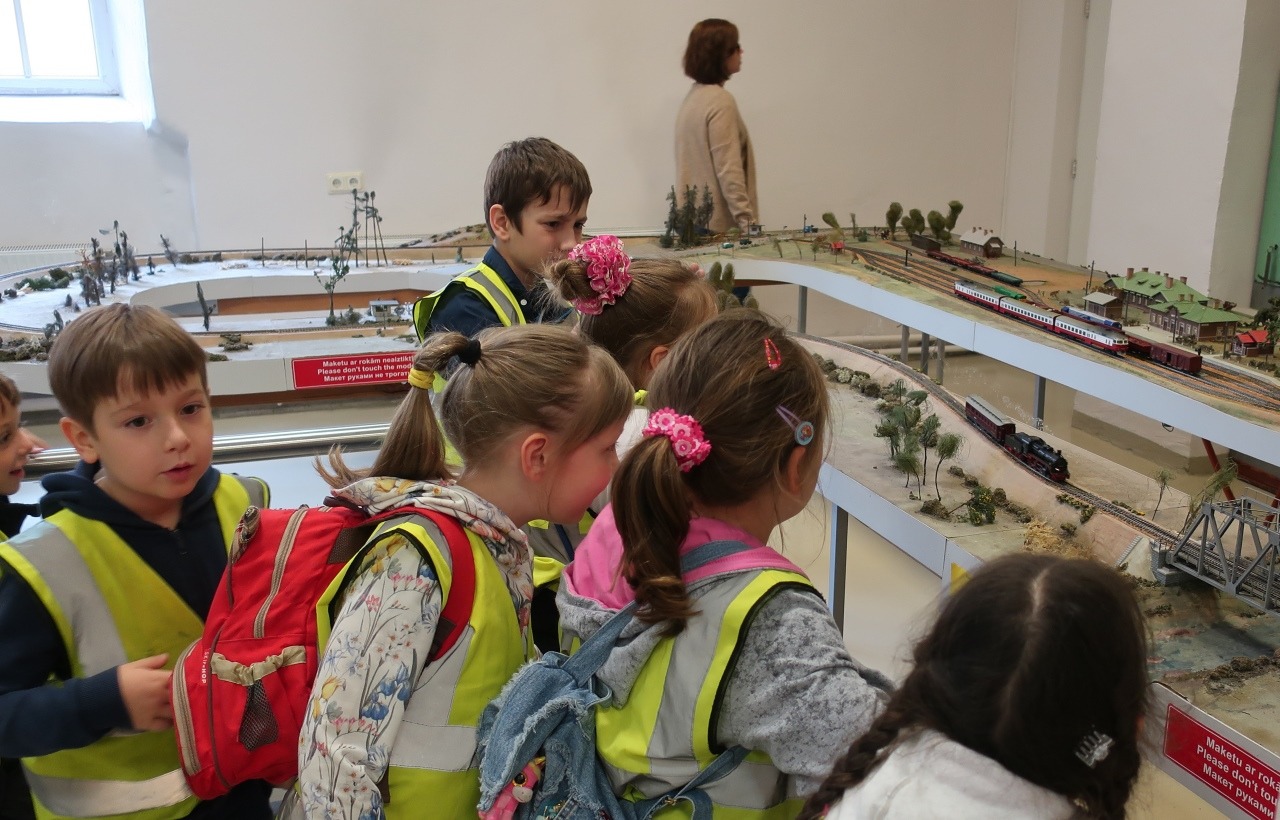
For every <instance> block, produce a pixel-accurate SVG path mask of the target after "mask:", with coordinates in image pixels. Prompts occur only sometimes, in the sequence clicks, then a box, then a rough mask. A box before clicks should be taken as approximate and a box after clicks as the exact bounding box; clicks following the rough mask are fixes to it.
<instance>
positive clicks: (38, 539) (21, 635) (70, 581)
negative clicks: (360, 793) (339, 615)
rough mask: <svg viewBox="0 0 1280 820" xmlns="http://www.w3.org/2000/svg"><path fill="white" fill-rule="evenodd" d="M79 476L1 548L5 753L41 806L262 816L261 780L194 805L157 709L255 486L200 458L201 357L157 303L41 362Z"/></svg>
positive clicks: (149, 819) (96, 319)
mask: <svg viewBox="0 0 1280 820" xmlns="http://www.w3.org/2000/svg"><path fill="white" fill-rule="evenodd" d="M49 383H50V387H51V388H52V392H53V394H54V396H55V398H57V400H58V403H59V405H60V406H61V408H62V411H63V413H64V414H65V415H64V417H63V419H62V420H61V423H60V424H61V427H62V432H63V434H64V435H65V436H66V437H67V439H68V440H69V441H70V442H71V444H72V446H73V447H75V449H76V451H77V452H78V453H79V455H80V458H81V462H80V463H79V464H78V465H77V466H76V468H75V469H73V470H71V471H68V472H65V473H57V474H54V475H50V476H48V477H46V478H45V479H44V481H43V484H44V488H45V490H46V493H47V494H46V495H45V497H44V498H43V499H42V501H41V512H42V513H43V515H44V520H43V521H41V522H40V523H39V524H37V525H36V526H34V527H31V528H29V529H27V530H26V531H24V532H22V533H21V534H18V535H16V536H14V537H13V538H11V539H10V540H9V541H7V542H5V543H3V544H0V566H2V567H3V574H2V575H0V756H4V757H21V758H22V763H23V768H24V770H25V773H26V776H27V781H28V783H29V784H30V786H31V792H32V795H33V797H34V798H35V804H36V810H37V814H38V815H39V816H40V817H107V816H110V817H128V818H135V819H136V820H171V819H172V818H181V817H243V818H254V817H261V818H266V817H269V816H270V806H269V802H268V798H269V794H270V787H269V786H268V784H266V783H260V782H253V783H247V784H244V785H242V786H240V787H237V788H236V789H234V790H233V791H232V792H231V793H230V794H228V795H226V796H225V797H223V798H220V799H218V800H217V801H211V802H207V803H200V802H199V801H198V800H197V799H196V798H195V797H194V796H193V795H192V794H191V792H190V790H189V789H188V788H187V785H186V780H185V778H184V777H183V774H182V769H181V765H180V763H179V759H178V751H177V746H176V744H175V742H174V736H173V724H172V719H171V714H170V707H169V691H170V690H169V678H170V672H169V669H170V668H171V664H172V661H173V660H174V659H175V658H176V657H177V655H178V653H179V651H181V649H182V648H183V647H185V646H186V645H187V644H189V643H190V642H191V641H192V640H194V639H195V638H196V637H199V635H200V632H201V628H202V625H203V619H204V616H205V613H206V612H207V611H208V608H209V604H210V601H211V600H212V597H213V594H214V591H215V589H216V588H217V586H218V582H219V580H220V579H221V577H222V573H223V570H224V569H225V568H226V562H227V547H228V545H229V544H230V542H231V537H232V533H233V531H234V529H235V526H236V524H237V523H238V522H239V520H240V516H241V514H242V513H243V512H244V511H245V509H246V508H247V507H248V506H249V505H250V504H254V505H257V506H265V505H266V503H267V489H266V486H265V484H263V483H262V482H261V481H258V480H257V479H240V478H237V477H233V476H230V475H222V474H220V473H219V472H218V471H217V470H215V469H214V468H213V467H211V466H210V463H211V460H212V457H213V421H212V416H211V410H210V406H209V404H210V402H209V390H208V377H207V371H206V356H205V353H204V351H203V350H202V349H201V348H200V346H199V345H197V344H196V342H195V340H194V339H192V338H191V336H190V335H188V334H187V333H186V331H184V330H183V329H182V328H181V327H180V326H179V325H178V324H177V323H176V322H174V321H173V320H172V319H170V318H169V317H167V316H166V315H165V314H164V313H163V312H161V311H159V310H157V309H155V308H151V307H147V306H136V305H127V304H114V305H109V306H106V307H101V308H95V309H94V310H91V311H88V312H86V313H84V314H82V315H81V316H79V317H77V318H76V319H75V320H74V321H73V322H71V323H70V324H69V325H68V326H67V328H66V329H65V330H64V331H63V332H62V333H61V334H60V335H59V337H58V339H57V341H56V342H55V343H54V346H53V349H52V351H51V352H50V355H49Z"/></svg>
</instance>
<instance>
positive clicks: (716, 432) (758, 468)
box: [605, 308, 828, 634]
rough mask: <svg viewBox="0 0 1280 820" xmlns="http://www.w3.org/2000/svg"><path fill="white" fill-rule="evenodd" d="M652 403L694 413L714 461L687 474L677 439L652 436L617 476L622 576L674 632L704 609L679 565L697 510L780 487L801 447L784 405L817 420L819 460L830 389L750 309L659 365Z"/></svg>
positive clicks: (798, 351) (687, 340)
mask: <svg viewBox="0 0 1280 820" xmlns="http://www.w3.org/2000/svg"><path fill="white" fill-rule="evenodd" d="M605 310H606V312H607V311H608V310H609V309H608V308H606V309H605ZM766 339H768V340H769V341H770V342H771V343H772V344H773V345H774V346H776V349H777V352H778V353H779V355H780V358H781V363H780V364H779V366H778V367H777V368H772V367H770V366H769V357H768V356H767V355H766V346H765V340H766ZM648 405H649V407H650V408H652V409H655V410H656V409H659V408H664V407H669V408H671V409H672V410H674V411H676V412H677V413H681V414H684V415H689V416H692V417H693V418H694V419H696V420H697V421H698V423H699V424H700V425H701V426H702V430H703V434H704V437H705V438H706V439H707V440H708V441H709V442H710V443H711V452H710V454H709V455H708V456H707V458H706V460H705V461H703V462H702V463H701V464H698V465H697V466H695V467H693V468H692V469H691V470H690V471H689V472H687V473H686V472H681V471H680V468H679V466H678V464H677V462H676V459H675V456H674V454H673V453H672V450H671V442H670V441H668V440H667V439H666V438H662V437H653V438H648V439H646V440H644V441H642V442H641V443H640V444H638V445H637V446H636V447H634V448H633V449H632V450H631V451H630V452H629V453H628V454H627V456H626V458H624V459H623V461H622V464H621V466H620V467H619V468H618V472H617V473H616V474H615V475H614V479H613V489H612V491H611V495H612V498H613V512H614V517H615V519H616V521H617V524H618V532H619V534H620V535H621V536H622V543H623V571H624V575H625V577H626V579H627V581H628V582H630V584H631V585H632V587H633V588H634V589H635V592H636V598H637V600H639V602H640V604H641V607H640V610H639V612H638V613H637V617H638V618H639V619H640V620H642V621H644V622H646V623H661V622H663V621H670V624H669V626H668V627H667V632H668V634H675V633H677V632H679V631H680V630H681V629H683V628H684V622H685V620H687V619H688V618H689V617H691V616H692V615H693V614H695V612H696V610H695V609H694V607H693V605H692V603H691V602H690V600H689V597H688V593H687V591H686V589H685V586H684V582H683V580H681V578H680V564H679V550H680V545H681V543H682V542H683V541H684V539H685V536H686V535H687V534H688V531H689V519H690V517H691V516H692V515H693V511H694V509H695V507H696V505H697V504H699V503H702V504H706V505H708V506H713V507H723V506H729V505H732V504H736V503H741V502H742V501H744V500H746V499H747V498H749V497H750V496H751V495H752V494H753V493H755V492H756V491H757V490H759V489H761V488H763V487H767V486H769V485H770V484H774V485H776V483H777V482H778V481H779V479H780V477H781V475H782V470H783V468H784V466H785V464H786V461H787V457H788V456H789V455H790V454H791V452H792V451H794V450H795V448H796V447H797V446H798V445H797V443H796V439H795V431H794V430H793V429H792V428H791V427H790V426H789V425H788V424H787V423H786V422H784V421H783V420H782V418H780V417H779V415H778V407H779V406H783V407H785V408H787V409H788V410H789V411H791V412H792V413H794V414H795V415H796V416H798V417H799V418H801V419H804V420H807V421H810V422H812V423H813V425H814V429H815V430H816V431H818V436H817V437H816V438H815V439H814V442H813V444H811V445H809V457H810V458H820V457H821V453H820V448H821V442H822V439H823V437H822V431H823V430H825V428H826V423H827V415H828V409H827V407H828V400H827V387H826V382H825V381H824V380H823V376H822V372H821V371H820V370H819V369H818V366H817V364H816V363H815V362H814V360H813V357H812V356H810V355H809V354H808V353H807V352H806V351H805V350H804V348H802V347H801V346H800V345H799V344H798V343H796V342H795V341H794V340H792V339H790V338H789V337H788V336H787V334H786V331H785V330H784V329H783V328H781V327H780V326H778V325H777V324H776V323H775V322H773V321H772V320H771V319H769V318H768V317H766V316H765V315H764V314H762V313H760V312H758V311H755V310H749V309H746V310H737V311H733V312H731V313H725V314H721V315H720V316H719V317H717V318H715V319H713V320H712V321H710V322H708V323H706V324H704V325H702V326H701V327H699V328H697V329H695V330H693V331H692V332H690V333H688V334H687V335H686V336H684V338H682V339H681V340H680V341H679V342H678V343H677V344H676V345H675V346H674V347H673V348H672V349H671V353H670V354H669V355H668V356H667V358H666V360H665V361H664V362H663V363H662V366H661V367H660V368H658V371H657V373H656V374H655V376H654V379H653V382H652V384H650V387H649V398H648Z"/></svg>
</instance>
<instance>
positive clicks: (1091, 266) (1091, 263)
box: [1084, 259, 1093, 296]
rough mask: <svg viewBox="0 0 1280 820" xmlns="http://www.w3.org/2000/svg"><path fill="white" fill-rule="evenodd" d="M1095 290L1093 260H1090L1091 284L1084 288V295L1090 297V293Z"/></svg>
mask: <svg viewBox="0 0 1280 820" xmlns="http://www.w3.org/2000/svg"><path fill="white" fill-rule="evenodd" d="M1091 290H1093V260H1092V259H1090V260H1089V283H1088V284H1086V285H1085V286H1084V295H1085V296H1088V295H1089V291H1091Z"/></svg>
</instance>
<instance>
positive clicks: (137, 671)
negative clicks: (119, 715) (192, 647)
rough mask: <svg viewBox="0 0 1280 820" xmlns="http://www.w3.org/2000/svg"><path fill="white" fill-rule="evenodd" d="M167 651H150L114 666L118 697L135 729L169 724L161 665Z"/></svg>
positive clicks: (165, 672)
mask: <svg viewBox="0 0 1280 820" xmlns="http://www.w3.org/2000/svg"><path fill="white" fill-rule="evenodd" d="M168 660H169V656H168V655H152V656H151V657H149V658H143V659H142V660H140V661H133V662H132V663H124V664H121V665H120V666H117V667H116V676H117V680H118V681H119V682H120V697H121V699H123V700H124V707H125V709H127V710H128V711H129V722H130V723H132V724H133V728H135V729H137V730H138V731H139V732H162V731H164V730H165V729H168V728H170V727H172V726H173V717H172V715H171V714H170V712H169V681H170V679H171V678H172V677H173V673H172V672H170V671H169V670H167V669H165V668H164V665H165V663H166V662H167V661H168Z"/></svg>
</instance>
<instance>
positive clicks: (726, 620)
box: [557, 309, 890, 819]
mask: <svg viewBox="0 0 1280 820" xmlns="http://www.w3.org/2000/svg"><path fill="white" fill-rule="evenodd" d="M648 403H649V408H650V415H649V420H648V422H647V423H646V425H645V428H644V430H643V435H644V438H643V439H642V440H641V441H640V442H639V443H637V444H636V445H635V446H634V447H633V448H632V449H631V451H630V452H629V453H628V454H627V455H626V457H625V458H624V459H623V460H622V464H621V466H620V467H619V468H618V472H617V474H616V475H615V476H614V479H613V483H612V487H611V493H612V499H613V500H612V503H611V505H610V506H609V507H606V508H605V510H604V511H603V512H602V513H601V515H600V517H599V518H598V519H597V520H596V522H595V524H594V525H592V528H591V531H590V532H589V533H588V534H587V537H586V539H585V540H584V541H583V543H582V545H581V546H580V547H579V549H578V551H577V555H576V556H575V558H574V561H573V563H572V564H570V565H569V566H568V567H566V569H565V572H564V578H563V579H562V582H561V586H560V592H559V597H558V598H557V605H558V608H559V610H560V617H561V627H562V629H563V631H564V640H565V645H566V647H569V648H572V647H574V646H575V645H576V644H577V643H578V642H579V641H585V640H587V639H588V638H589V637H590V636H591V635H593V634H595V632H596V630H598V629H599V628H600V626H601V625H602V624H604V623H605V622H606V621H608V620H609V619H610V618H611V617H612V616H613V615H614V614H615V613H617V612H618V611H619V610H622V609H624V608H625V607H626V606H627V605H629V604H630V603H632V602H636V603H637V604H638V609H637V610H636V615H635V620H633V621H632V622H631V623H630V624H629V625H628V626H627V627H626V628H625V629H624V630H623V632H622V635H621V637H620V638H619V640H618V641H617V643H616V645H615V647H614V649H613V650H612V653H611V655H610V657H609V660H608V661H606V662H605V664H604V666H603V667H601V669H600V671H599V672H598V673H597V674H598V676H599V678H600V679H601V681H602V682H603V683H604V684H607V685H608V687H609V688H610V689H611V690H612V693H613V697H612V700H611V701H609V702H607V703H602V704H601V705H600V706H599V707H597V709H596V713H595V724H596V741H597V752H598V753H599V755H600V760H601V763H602V764H603V767H604V769H605V771H606V772H607V774H608V776H609V779H610V782H611V784H612V786H613V791H614V794H616V795H617V796H619V797H620V798H622V799H625V800H629V801H641V800H644V799H646V798H652V797H657V796H660V795H662V794H664V793H666V792H667V791H668V790H670V789H672V788H679V787H681V786H683V785H685V784H688V783H689V782H690V781H691V780H693V779H694V778H695V777H696V776H697V775H698V773H699V772H700V771H702V770H703V769H706V768H707V767H708V766H710V765H711V764H712V762H713V761H714V760H715V759H716V758H717V756H718V755H719V754H720V753H721V752H722V751H723V750H726V749H730V748H734V747H742V748H744V749H746V750H748V751H749V752H750V754H749V756H747V757H746V759H745V760H743V761H742V762H741V763H739V764H738V765H737V766H736V767H735V768H733V770H732V771H730V772H729V773H728V774H726V775H725V776H723V777H722V778H720V779H718V780H715V781H714V782H713V783H710V784H708V785H705V786H703V790H704V791H705V793H706V795H707V797H708V798H709V799H710V801H711V803H712V804H713V806H714V807H715V809H716V811H717V812H719V811H725V812H729V813H731V814H732V816H733V817H743V818H746V817H759V818H775V817H777V818H781V817H793V816H794V815H795V814H796V812H798V811H799V809H800V806H801V802H802V798H803V796H804V795H805V794H806V793H807V792H809V791H812V790H813V789H814V788H816V787H817V785H818V784H819V783H820V782H821V779H822V777H823V776H824V775H825V774H826V772H827V771H828V770H829V769H830V767H831V764H832V762H833V761H834V760H835V758H836V757H837V756H838V754H839V753H840V752H842V751H843V750H844V749H846V748H848V744H849V743H850V742H851V741H852V740H853V738H855V737H857V736H858V735H859V734H861V733H862V732H863V731H864V730H865V729H866V728H867V726H869V725H870V723H871V721H872V720H873V719H874V718H875V716H876V715H877V714H878V712H879V711H880V709H881V708H882V698H883V690H884V689H887V688H889V687H890V684H889V683H888V681H887V680H886V679H885V678H884V677H883V676H882V675H880V674H879V673H876V672H873V671H872V670H868V669H866V668H864V667H862V666H860V665H859V664H858V663H856V662H855V661H854V660H853V658H851V657H850V655H849V652H848V650H847V649H846V648H845V645H844V641H843V638H842V636H841V634H840V630H839V629H838V628H837V626H836V624H835V622H834V621H833V620H832V617H831V614H830V613H829V612H828V611H827V608H826V605H825V604H824V603H823V601H822V598H821V596H820V595H819V594H818V593H817V591H816V590H815V589H814V587H813V585H812V584H811V583H810V582H809V580H808V578H807V577H806V576H805V575H804V573H803V571H802V570H801V569H800V568H798V567H796V566H795V565H794V564H792V563H791V562H790V561H788V560H787V559H786V558H784V557H783V556H782V555H781V554H780V553H778V552H777V551H775V550H774V549H772V548H771V547H769V546H767V541H768V540H769V538H770V535H771V534H772V532H773V531H774V529H775V528H776V527H777V526H778V525H779V524H781V523H782V522H783V521H785V520H787V519H788V518H791V517H792V516H794V515H796V514H798V513H799V512H800V511H801V510H803V509H804V508H805V506H806V504H807V503H808V501H809V499H810V497H811V496H812V494H813V492H814V489H815V487H816V485H817V479H818V470H819V468H820V467H821V464H822V452H823V444H824V441H825V440H826V428H827V418H828V412H829V411H828V398H827V385H826V382H825V380H824V378H823V376H822V373H821V371H820V370H819V368H818V366H817V364H816V363H815V361H814V359H813V357H812V356H810V355H809V353H808V352H806V351H805V350H804V348H802V347H801V346H800V345H799V344H798V343H796V342H795V341H794V340H792V339H790V338H789V337H788V336H787V334H786V331H785V330H784V329H783V328H781V327H779V326H778V325H777V324H776V323H774V322H773V321H771V320H769V319H768V318H767V317H765V316H764V315H763V314H760V313H759V312H757V311H754V310H750V309H741V310H732V311H729V312H727V313H724V314H722V315H721V316H719V317H718V318H716V319H713V320H712V321H710V322H708V323H706V324H704V325H702V326H701V327H699V328H697V329H696V330H694V331H692V332H691V333H689V334H688V335H687V336H685V337H684V338H683V339H681V340H680V341H679V342H677V343H676V344H675V345H674V346H673V347H672V349H671V352H670V353H669V354H668V355H667V357H666V359H665V360H664V361H663V362H662V364H661V365H660V366H659V367H658V369H657V372H656V373H655V374H654V377H653V380H652V382H651V383H650V386H649V396H648ZM717 541H737V542H740V543H742V544H746V545H747V546H748V548H749V549H747V550H746V551H745V552H740V553H737V554H735V555H734V556H732V557H731V558H729V559H725V560H724V561H720V562H712V563H711V564H708V565H706V566H704V567H701V568H699V569H696V570H693V571H691V572H689V573H687V574H685V573H682V571H681V568H680V563H681V557H682V556H683V555H685V554H687V553H689V552H690V551H691V550H694V549H697V548H698V547H700V546H702V545H704V544H709V543H713V542H717ZM681 812H682V809H681V808H679V807H673V808H669V809H664V808H659V809H658V810H657V812H656V813H655V814H654V815H652V816H653V817H655V818H664V819H665V818H668V817H682V816H687V815H686V814H683V813H681ZM717 816H718V815H717Z"/></svg>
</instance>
